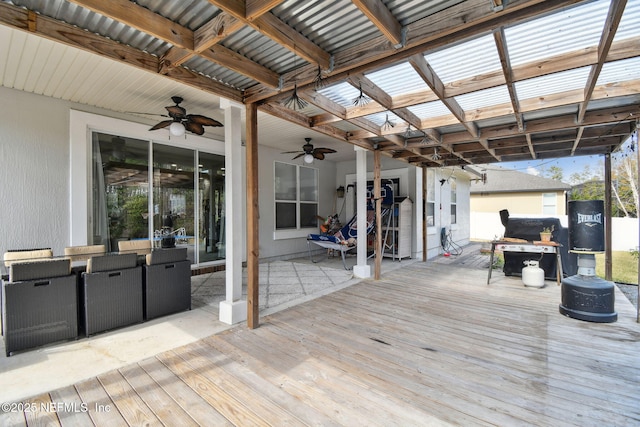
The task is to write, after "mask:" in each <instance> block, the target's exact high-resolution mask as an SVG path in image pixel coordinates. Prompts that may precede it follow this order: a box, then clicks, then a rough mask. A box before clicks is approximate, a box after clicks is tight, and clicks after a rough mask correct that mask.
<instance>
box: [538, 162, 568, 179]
mask: <svg viewBox="0 0 640 427" xmlns="http://www.w3.org/2000/svg"><path fill="white" fill-rule="evenodd" d="M563 175H564V171H563V170H562V168H561V167H560V166H557V165H553V166H549V168H548V169H547V168H544V167H543V168H540V176H541V177H543V178H549V179H554V180H556V181H562V179H563Z"/></svg>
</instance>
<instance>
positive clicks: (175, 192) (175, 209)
mask: <svg viewBox="0 0 640 427" xmlns="http://www.w3.org/2000/svg"><path fill="white" fill-rule="evenodd" d="M194 162H195V152H194V151H193V150H189V149H185V148H178V147H171V146H168V145H162V144H154V145H153V230H154V237H155V238H154V244H155V246H160V245H161V240H160V239H161V237H162V236H163V235H166V234H170V235H171V236H173V237H174V238H175V245H176V246H177V247H185V246H186V247H187V257H188V258H189V260H190V261H191V263H192V264H194V263H195V262H196V257H195V241H196V235H195V226H194V218H195V211H194V208H195V206H194V196H195V180H194V172H195V168H194Z"/></svg>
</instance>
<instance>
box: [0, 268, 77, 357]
mask: <svg viewBox="0 0 640 427" xmlns="http://www.w3.org/2000/svg"><path fill="white" fill-rule="evenodd" d="M2 305H3V306H2V317H3V322H2V331H3V337H4V345H5V352H6V354H7V357H8V356H9V355H10V354H11V353H13V352H15V351H19V350H24V349H28V348H33V347H38V346H41V345H44V344H49V343H53V342H56V341H61V340H67V339H72V338H76V337H77V336H78V290H77V286H76V277H75V275H73V274H71V263H70V261H69V260H68V259H55V260H42V261H33V262H13V263H12V264H11V266H10V269H9V278H8V280H3V283H2Z"/></svg>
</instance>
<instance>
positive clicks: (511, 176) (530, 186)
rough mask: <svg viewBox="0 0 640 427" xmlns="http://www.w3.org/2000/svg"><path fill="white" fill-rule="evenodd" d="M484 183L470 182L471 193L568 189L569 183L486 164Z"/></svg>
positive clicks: (569, 187)
mask: <svg viewBox="0 0 640 427" xmlns="http://www.w3.org/2000/svg"><path fill="white" fill-rule="evenodd" d="M482 171H483V172H485V173H486V174H487V179H486V183H484V184H483V183H482V181H481V180H474V181H472V182H471V194H480V193H521V192H526V191H537V192H540V191H569V190H570V189H571V185H569V184H565V183H564V182H561V181H557V180H555V179H551V178H543V177H541V176H536V175H531V174H528V173H524V172H518V171H515V170H510V169H505V168H501V167H498V166H495V165H491V166H487V167H486V170H485V169H482Z"/></svg>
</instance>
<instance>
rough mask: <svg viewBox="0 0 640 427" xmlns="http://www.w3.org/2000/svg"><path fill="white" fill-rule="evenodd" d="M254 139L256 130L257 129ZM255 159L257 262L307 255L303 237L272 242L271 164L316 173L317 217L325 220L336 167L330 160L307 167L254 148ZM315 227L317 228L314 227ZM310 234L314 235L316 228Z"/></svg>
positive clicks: (278, 153)
mask: <svg viewBox="0 0 640 427" xmlns="http://www.w3.org/2000/svg"><path fill="white" fill-rule="evenodd" d="M258 135H260V127H259V126H258ZM258 156H259V164H258V167H259V173H258V174H259V183H258V185H259V196H260V197H259V204H260V260H261V261H268V260H273V259H287V258H291V257H298V256H300V255H301V254H306V253H307V239H306V234H304V236H302V237H294V238H277V237H276V239H274V231H275V200H274V197H275V194H274V162H276V161H279V162H283V163H289V164H296V165H304V166H310V167H312V168H315V169H317V170H318V184H319V201H318V203H319V204H318V215H320V216H323V217H326V216H327V215H330V214H331V213H332V212H331V211H332V209H333V200H334V195H335V193H336V189H337V188H338V184H337V183H336V163H335V162H332V161H330V160H315V161H314V162H313V163H312V164H311V165H307V164H305V163H304V162H303V161H302V158H299V159H296V160H291V158H292V155H291V154H282V153H281V151H280V150H276V149H274V148H271V147H267V146H264V145H259V146H258ZM318 225H319V224H318ZM311 232H313V233H317V232H318V228H317V227H316V228H315V229H314V230H313V231H311Z"/></svg>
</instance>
